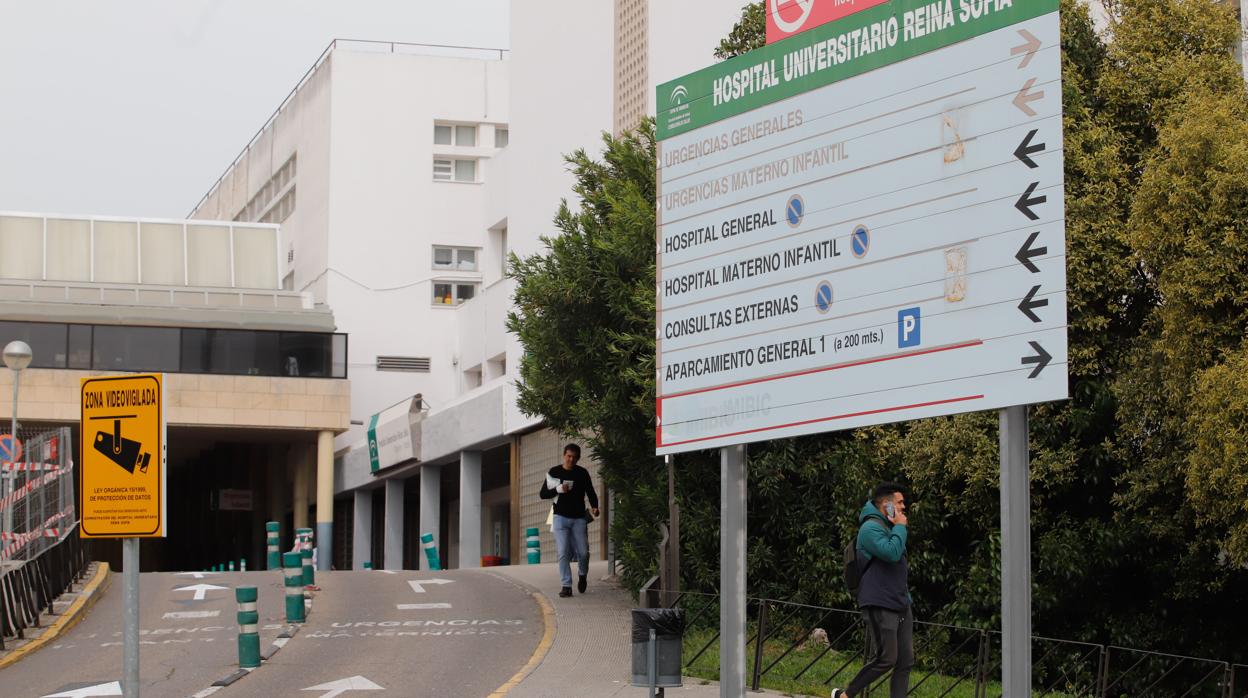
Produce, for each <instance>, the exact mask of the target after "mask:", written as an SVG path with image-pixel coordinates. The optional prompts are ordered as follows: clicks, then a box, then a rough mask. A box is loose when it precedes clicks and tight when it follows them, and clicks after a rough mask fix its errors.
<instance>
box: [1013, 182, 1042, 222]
mask: <svg viewBox="0 0 1248 698" xmlns="http://www.w3.org/2000/svg"><path fill="white" fill-rule="evenodd" d="M1038 186H1040V183H1039V182H1032V183H1031V184H1030V185H1028V186H1027V191H1025V192H1023V195H1022V196H1020V197H1018V201H1017V202H1015V203H1014V208H1016V209H1018V210H1019V211H1020V212H1022V214H1023V215H1024V216H1027V217H1028V218H1030V219H1031V220H1033V221H1034V220H1037V219H1039V218H1040V216H1038V215H1036V213H1035V212H1034V211H1032V210H1031V207H1032V206H1035V205H1037V204H1042V203H1044V202H1046V201H1048V200H1049V197H1047V196H1044V195H1040V196H1037V197H1035V198H1032V196H1031V195H1032V194H1033V193H1035V191H1036V187H1038Z"/></svg>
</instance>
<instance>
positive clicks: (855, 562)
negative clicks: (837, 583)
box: [844, 535, 875, 597]
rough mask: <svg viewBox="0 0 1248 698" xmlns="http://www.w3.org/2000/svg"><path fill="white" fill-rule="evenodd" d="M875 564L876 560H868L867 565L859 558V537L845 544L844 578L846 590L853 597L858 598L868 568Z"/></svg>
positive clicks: (854, 537)
mask: <svg viewBox="0 0 1248 698" xmlns="http://www.w3.org/2000/svg"><path fill="white" fill-rule="evenodd" d="M872 562H875V558H871V559H870V560H867V564H865V565H864V564H862V563H861V561H860V560H859V558H858V536H857V535H855V536H853V537H852V538H850V539H849V542H848V543H846V544H845V552H844V564H845V569H844V576H845V588H846V589H848V590H849V593H850V594H851V595H853V596H855V597H856V596H858V587H859V586H861V585H862V576H863V575H864V574H866V573H867V568H868V567H870V566H871V563H872Z"/></svg>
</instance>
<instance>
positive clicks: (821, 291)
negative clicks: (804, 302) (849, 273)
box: [815, 281, 832, 313]
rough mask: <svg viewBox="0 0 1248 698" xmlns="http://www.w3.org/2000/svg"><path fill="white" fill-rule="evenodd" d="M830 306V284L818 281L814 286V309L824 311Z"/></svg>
mask: <svg viewBox="0 0 1248 698" xmlns="http://www.w3.org/2000/svg"><path fill="white" fill-rule="evenodd" d="M831 308H832V284H830V283H828V282H827V281H820V282H819V285H818V286H816V287H815V309H816V310H818V311H819V312H821V313H826V312H828V310H830V309H831Z"/></svg>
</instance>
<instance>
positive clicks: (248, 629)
mask: <svg viewBox="0 0 1248 698" xmlns="http://www.w3.org/2000/svg"><path fill="white" fill-rule="evenodd" d="M256 598H257V592H256V588H255V587H251V586H242V587H235V589H234V600H235V601H237V602H238V666H239V667H240V668H243V669H251V668H254V667H258V666H260V633H259V631H258V625H259V623H260V613H259V611H257V610H256Z"/></svg>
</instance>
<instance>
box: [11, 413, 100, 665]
mask: <svg viewBox="0 0 1248 698" xmlns="http://www.w3.org/2000/svg"><path fill="white" fill-rule="evenodd" d="M18 436H19V437H20V440H19V441H18V442H17V445H15V444H14V442H13V440H12V439H10V438H9V435H8V434H5V435H3V437H0V440H2V441H3V443H0V451H3V452H4V454H5V457H6V458H9V459H10V460H4V461H3V462H0V649H4V639H5V638H6V637H19V638H20V637H22V635H23V632H24V630H25V629H26V628H29V627H32V626H34V625H37V624H38V623H39V617H40V614H41V613H43V612H44V611H45V610H50V609H51V605H52V601H53V600H54V599H56V597H57V596H59V595H60V594H61V593H62V592H64V591H65V590H67V589H68V588H69V587H70V585H71V584H73V582H74V581H75V580H76V579H77V578H78V577H79V576H80V575H81V573H82V571H83V570H84V569H86V564H87V561H88V560H87V556H86V554H85V550H84V547H83V545H82V544H81V542H80V541H79V539H78V537H77V536H76V535H71V534H73V533H74V531H75V529H76V528H77V525H78V514H77V508H76V498H75V494H74V460H73V446H72V444H71V432H70V430H69V428H68V427H60V428H57V429H39V430H36V429H30V430H19V433H18Z"/></svg>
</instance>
